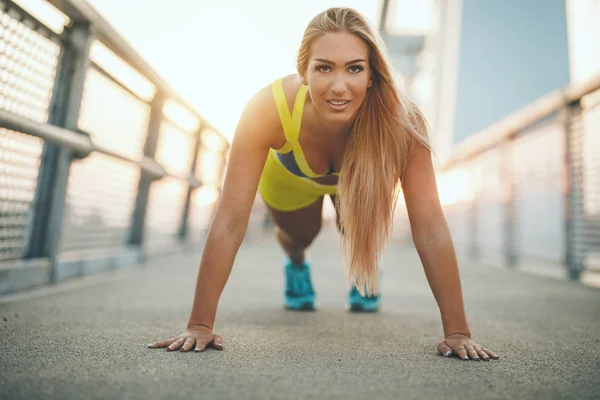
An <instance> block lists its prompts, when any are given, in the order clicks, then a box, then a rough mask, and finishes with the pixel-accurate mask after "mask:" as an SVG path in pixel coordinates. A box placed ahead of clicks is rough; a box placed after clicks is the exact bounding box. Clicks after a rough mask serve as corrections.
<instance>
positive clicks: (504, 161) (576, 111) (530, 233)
mask: <svg viewBox="0 0 600 400" xmlns="http://www.w3.org/2000/svg"><path fill="white" fill-rule="evenodd" d="M439 182H440V186H441V187H443V189H444V190H445V192H446V193H445V194H446V195H450V196H449V197H450V198H446V199H442V200H445V201H444V202H445V203H446V204H445V214H446V219H447V221H448V224H449V226H450V229H451V231H452V235H453V240H454V242H455V246H456V248H457V253H459V256H464V257H468V258H470V259H471V260H473V261H478V262H481V263H482V264H493V265H499V266H508V267H510V268H516V269H522V270H527V271H529V272H533V273H539V274H541V275H546V276H556V277H563V278H564V277H567V278H569V279H572V280H590V282H591V281H592V280H593V281H594V282H596V283H594V285H597V284H598V282H597V281H598V277H599V276H600V275H598V274H599V273H600V77H597V78H596V79H595V80H593V81H590V82H588V83H587V84H585V85H579V86H571V87H568V88H566V89H564V90H559V91H556V92H553V93H551V94H549V95H547V96H545V97H543V98H541V99H540V100H538V101H536V102H535V103H533V104H531V105H529V106H527V107H524V108H523V109H521V110H518V111H517V112H515V113H513V114H511V115H509V116H508V117H507V118H506V119H505V120H503V121H500V122H499V123H497V124H495V125H493V126H491V127H489V128H488V129H486V130H484V131H483V132H480V133H478V134H476V135H474V136H473V137H471V138H469V139H467V140H466V141H465V142H463V143H462V144H461V145H459V146H458V147H457V148H456V149H455V150H454V151H453V153H452V156H451V158H450V159H449V160H448V161H447V162H446V163H445V165H444V167H443V168H442V169H441V170H440V173H439ZM399 218H400V219H404V220H406V215H405V211H404V212H400V217H399ZM400 236H401V237H404V238H407V237H408V236H409V232H408V231H407V230H404V231H400Z"/></svg>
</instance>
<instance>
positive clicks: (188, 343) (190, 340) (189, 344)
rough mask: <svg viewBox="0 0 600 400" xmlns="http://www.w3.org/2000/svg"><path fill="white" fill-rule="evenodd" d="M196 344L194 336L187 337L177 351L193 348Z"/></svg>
mask: <svg viewBox="0 0 600 400" xmlns="http://www.w3.org/2000/svg"><path fill="white" fill-rule="evenodd" d="M195 344H196V339H194V338H188V339H187V340H186V341H185V343H184V344H183V346H181V349H179V351H183V352H186V351H190V350H191V349H193V348H194V345H195Z"/></svg>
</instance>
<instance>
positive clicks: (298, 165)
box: [272, 79, 339, 178]
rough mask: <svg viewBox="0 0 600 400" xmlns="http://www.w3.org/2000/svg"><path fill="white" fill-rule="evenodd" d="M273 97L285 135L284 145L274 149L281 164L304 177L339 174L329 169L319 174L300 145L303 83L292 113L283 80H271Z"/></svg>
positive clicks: (304, 93)
mask: <svg viewBox="0 0 600 400" xmlns="http://www.w3.org/2000/svg"><path fill="white" fill-rule="evenodd" d="M272 89H273V97H274V98H275V105H276V106H277V111H278V112H279V119H280V120H281V125H282V127H283V134H284V135H285V140H286V143H285V145H284V146H283V147H282V148H280V149H278V150H275V151H276V154H277V158H278V159H279V162H280V163H281V165H283V166H284V167H285V169H287V170H288V171H290V172H291V173H292V174H294V175H296V176H300V177H304V178H319V177H322V176H327V175H339V173H338V172H334V171H333V170H330V171H329V172H328V173H327V174H325V175H319V174H317V173H315V172H313V170H312V169H311V168H310V166H309V165H308V162H307V161H306V157H305V155H304V151H302V147H300V141H299V136H300V127H301V125H302V112H303V111H304V103H305V102H306V91H307V90H308V87H307V86H305V85H302V86H300V89H299V90H298V93H297V94H296V99H295V101H294V109H293V111H292V115H290V111H289V109H288V105H287V101H286V98H285V92H284V90H283V80H281V79H279V80H277V81H275V82H273V85H272Z"/></svg>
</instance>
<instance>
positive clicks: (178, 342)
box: [167, 338, 183, 351]
mask: <svg viewBox="0 0 600 400" xmlns="http://www.w3.org/2000/svg"><path fill="white" fill-rule="evenodd" d="M182 344H183V338H181V339H177V340H176V341H174V342H173V343H171V345H170V346H169V347H167V351H173V350H179V348H180V347H181V345H182Z"/></svg>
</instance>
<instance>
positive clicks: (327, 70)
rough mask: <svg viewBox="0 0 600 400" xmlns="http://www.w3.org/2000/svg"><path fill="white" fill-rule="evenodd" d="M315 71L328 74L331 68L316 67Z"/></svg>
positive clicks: (324, 66) (325, 66)
mask: <svg viewBox="0 0 600 400" xmlns="http://www.w3.org/2000/svg"><path fill="white" fill-rule="evenodd" d="M316 70H317V71H319V72H329V71H331V67H330V66H329V65H317V67H316Z"/></svg>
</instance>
